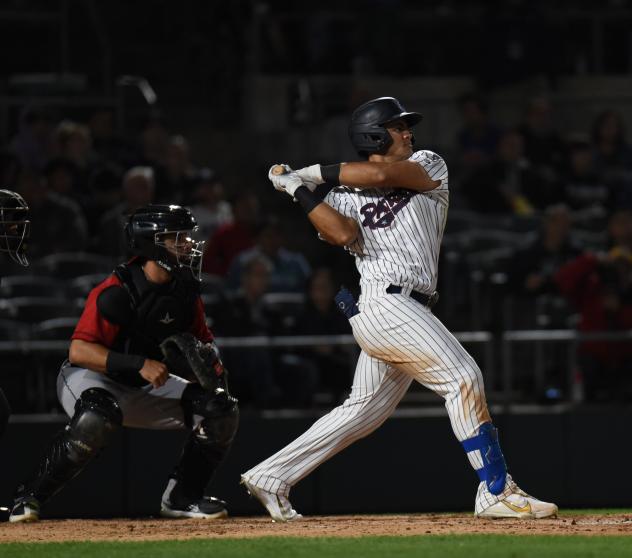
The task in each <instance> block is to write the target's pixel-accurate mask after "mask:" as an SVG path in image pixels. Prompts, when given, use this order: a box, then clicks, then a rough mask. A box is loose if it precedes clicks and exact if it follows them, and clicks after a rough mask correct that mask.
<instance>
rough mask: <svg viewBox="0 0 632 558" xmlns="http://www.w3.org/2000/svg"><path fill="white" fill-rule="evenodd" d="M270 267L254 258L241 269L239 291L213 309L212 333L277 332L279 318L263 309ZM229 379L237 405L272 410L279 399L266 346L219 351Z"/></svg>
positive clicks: (228, 296)
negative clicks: (230, 374)
mask: <svg viewBox="0 0 632 558" xmlns="http://www.w3.org/2000/svg"><path fill="white" fill-rule="evenodd" d="M270 271H271V269H270V264H269V262H268V261H267V260H266V259H262V258H254V259H252V260H250V261H249V262H248V263H247V264H246V265H245V267H244V270H243V273H242V274H241V277H240V280H241V283H240V286H239V289H238V290H236V291H234V292H232V293H227V294H226V297H225V298H223V299H222V300H221V301H220V302H219V303H218V304H217V306H216V308H215V309H214V310H213V312H212V315H211V318H212V319H213V330H214V332H215V333H216V335H218V336H220V337H250V336H259V335H274V334H275V333H277V334H278V333H279V332H280V331H281V316H279V315H278V314H277V313H275V312H274V311H272V310H271V309H270V308H268V307H266V306H265V304H264V301H263V295H264V294H265V292H266V291H267V290H268V282H269V280H270ZM222 357H223V359H224V362H225V364H226V366H227V368H228V369H229V370H231V369H232V370H236V371H237V370H238V371H239V372H238V373H235V374H234V375H232V376H231V391H232V392H234V394H235V395H236V397H237V398H238V399H239V401H240V405H241V406H248V405H254V406H256V407H274V406H277V405H278V403H279V402H280V399H281V389H280V388H279V386H278V385H277V381H276V378H275V368H276V366H275V363H274V357H273V354H272V351H271V350H270V349H269V348H267V347H253V348H242V347H239V348H232V347H226V348H223V349H222Z"/></svg>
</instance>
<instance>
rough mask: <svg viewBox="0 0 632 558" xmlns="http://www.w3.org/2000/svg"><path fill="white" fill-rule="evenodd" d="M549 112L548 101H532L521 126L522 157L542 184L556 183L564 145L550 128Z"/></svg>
mask: <svg viewBox="0 0 632 558" xmlns="http://www.w3.org/2000/svg"><path fill="white" fill-rule="evenodd" d="M552 112H553V108H552V106H551V103H550V102H549V100H548V99H547V98H545V97H535V98H533V99H531V100H530V101H529V103H528V104H527V108H526V110H525V113H524V117H523V120H522V124H521V125H520V133H521V134H522V137H523V138H524V153H525V156H526V158H527V159H528V160H529V162H530V163H531V165H532V169H533V171H534V172H535V173H536V174H537V175H538V176H539V177H540V179H541V180H543V181H545V182H554V181H555V180H557V178H558V173H559V171H560V169H561V167H562V165H563V157H564V142H563V141H562V139H561V137H560V135H559V133H558V132H557V130H555V128H554V127H553V123H552Z"/></svg>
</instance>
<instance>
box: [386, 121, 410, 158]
mask: <svg viewBox="0 0 632 558" xmlns="http://www.w3.org/2000/svg"><path fill="white" fill-rule="evenodd" d="M386 129H387V130H388V133H389V134H390V135H391V138H393V143H392V144H391V146H390V147H389V148H388V151H387V152H386V156H387V157H388V158H389V159H393V160H395V161H404V160H406V159H408V158H409V157H410V156H411V155H412V154H413V132H412V130H411V129H410V128H409V127H408V124H406V122H404V121H403V120H395V122H392V123H390V124H387V125H386Z"/></svg>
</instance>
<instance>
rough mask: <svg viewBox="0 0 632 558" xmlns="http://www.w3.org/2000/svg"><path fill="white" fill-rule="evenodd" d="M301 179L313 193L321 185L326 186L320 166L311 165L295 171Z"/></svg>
mask: <svg viewBox="0 0 632 558" xmlns="http://www.w3.org/2000/svg"><path fill="white" fill-rule="evenodd" d="M294 172H295V173H296V174H298V175H299V176H300V177H301V180H302V181H303V183H304V184H305V186H307V187H308V188H309V189H310V190H311V191H312V192H313V191H314V190H315V189H316V186H318V185H319V184H324V183H325V181H324V180H323V175H322V174H321V170H320V165H310V166H309V167H303V168H302V169H298V170H296V171H294Z"/></svg>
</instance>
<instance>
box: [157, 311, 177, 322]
mask: <svg viewBox="0 0 632 558" xmlns="http://www.w3.org/2000/svg"><path fill="white" fill-rule="evenodd" d="M175 321H176V319H175V318H172V317H171V316H169V312H167V313H166V314H165V317H164V318H163V319H162V320H160V322H161V323H163V324H165V325H169V324H170V323H171V322H175Z"/></svg>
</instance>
